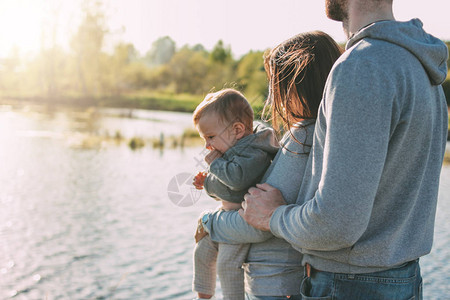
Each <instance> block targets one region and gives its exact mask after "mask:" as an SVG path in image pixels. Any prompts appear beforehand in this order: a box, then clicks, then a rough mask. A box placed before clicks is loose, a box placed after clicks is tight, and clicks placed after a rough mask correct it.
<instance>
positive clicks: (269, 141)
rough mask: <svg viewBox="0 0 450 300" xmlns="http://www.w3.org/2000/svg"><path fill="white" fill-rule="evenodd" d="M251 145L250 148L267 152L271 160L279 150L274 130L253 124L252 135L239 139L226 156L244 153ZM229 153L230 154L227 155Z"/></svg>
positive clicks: (256, 123) (259, 124)
mask: <svg viewBox="0 0 450 300" xmlns="http://www.w3.org/2000/svg"><path fill="white" fill-rule="evenodd" d="M250 145H251V147H252V148H255V149H260V150H262V151H264V152H267V153H268V154H269V155H270V157H271V158H273V157H274V156H275V154H276V153H277V152H278V149H279V147H280V146H279V143H278V140H277V137H276V134H275V130H273V129H272V128H270V127H267V126H265V125H264V124H261V123H258V122H255V124H254V126H253V134H250V135H248V136H246V137H244V138H242V139H240V140H239V141H238V142H237V143H236V145H235V146H234V147H232V148H230V149H228V151H227V152H225V154H226V155H234V154H235V153H236V151H237V152H238V153H244V151H245V149H246V148H247V147H249V146H250ZM229 151H230V153H228V152H229Z"/></svg>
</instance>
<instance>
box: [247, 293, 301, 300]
mask: <svg viewBox="0 0 450 300" xmlns="http://www.w3.org/2000/svg"><path fill="white" fill-rule="evenodd" d="M246 296H247V297H246V298H245V299H246V300H302V296H301V295H292V296H291V297H290V298H287V297H286V296H254V295H250V294H246Z"/></svg>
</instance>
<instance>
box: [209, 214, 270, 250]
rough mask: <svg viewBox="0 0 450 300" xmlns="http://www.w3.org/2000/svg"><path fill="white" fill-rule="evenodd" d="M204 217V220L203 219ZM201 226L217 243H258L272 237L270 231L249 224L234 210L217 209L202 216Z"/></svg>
mask: <svg viewBox="0 0 450 300" xmlns="http://www.w3.org/2000/svg"><path fill="white" fill-rule="evenodd" d="M205 219H206V220H205ZM203 227H205V230H206V231H207V232H209V234H210V235H211V239H212V240H213V241H215V242H218V243H227V244H242V243H260V242H264V241H266V240H268V239H269V238H271V237H273V235H272V234H271V233H270V232H265V231H261V230H258V229H255V228H254V227H252V226H250V225H249V224H248V223H247V222H246V221H245V220H244V219H242V217H241V216H240V215H239V213H238V212H237V211H235V210H233V211H224V210H217V211H215V212H212V213H210V214H209V216H207V217H206V218H203Z"/></svg>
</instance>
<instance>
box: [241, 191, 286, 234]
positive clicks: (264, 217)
mask: <svg viewBox="0 0 450 300" xmlns="http://www.w3.org/2000/svg"><path fill="white" fill-rule="evenodd" d="M282 205H286V201H284V198H283V195H282V194H281V192H280V191H279V190H278V189H277V188H274V187H273V186H271V185H270V184H267V183H263V184H257V185H256V187H252V188H250V189H249V190H248V193H247V194H245V196H244V201H243V202H242V209H240V210H239V215H241V217H242V218H243V219H244V220H245V221H247V223H248V224H250V225H252V226H253V227H255V228H256V229H260V230H263V231H270V226H269V225H270V218H271V217H272V214H273V212H274V211H275V210H276V209H277V208H278V207H280V206H282Z"/></svg>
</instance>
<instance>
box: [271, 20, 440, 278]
mask: <svg viewBox="0 0 450 300" xmlns="http://www.w3.org/2000/svg"><path fill="white" fill-rule="evenodd" d="M346 49H347V51H346V52H345V53H344V54H343V55H342V56H341V57H340V58H339V60H338V61H337V62H336V64H335V65H334V67H333V69H332V70H331V73H330V76H329V78H328V81H327V84H326V87H325V91H324V97H323V101H322V103H321V106H320V109H319V115H318V119H317V123H316V131H315V136H314V143H313V150H312V152H311V154H310V159H309V162H308V164H309V167H308V168H307V173H306V174H305V176H304V178H305V179H304V182H303V184H302V187H301V189H300V193H299V197H298V199H297V204H296V205H287V206H282V207H279V208H278V209H277V210H276V211H275V212H274V214H273V215H272V218H271V220H270V228H271V231H272V233H273V234H274V235H275V236H278V237H281V238H283V239H285V240H287V241H288V242H290V243H291V244H292V245H293V246H294V248H296V249H297V250H299V251H301V252H302V253H304V258H303V263H309V264H311V265H312V266H313V267H315V268H316V269H319V270H323V271H329V272H338V273H367V272H375V271H379V270H385V269H388V268H391V267H393V266H396V265H399V264H402V263H404V262H407V261H410V260H414V259H416V258H418V257H420V256H423V255H425V254H427V253H429V252H430V250H431V246H432V241H433V230H434V220H435V212H436V202H437V195H438V186H439V175H440V170H441V166H442V160H443V156H444V152H445V145H446V137H447V126H448V116H447V105H446V101H445V97H444V93H443V90H442V87H441V86H440V84H441V83H442V82H443V81H444V80H445V78H446V74H447V69H446V68H447V66H446V61H447V57H448V49H447V47H446V46H445V44H444V43H442V42H441V41H440V40H438V39H437V38H434V37H433V36H431V35H428V34H427V33H425V32H424V31H423V29H422V23H421V22H420V21H419V20H417V19H414V20H411V21H409V22H396V21H381V22H376V23H373V24H371V25H368V26H367V27H365V28H363V29H361V30H360V31H359V32H357V33H356V34H355V35H354V36H353V37H352V38H351V39H350V40H349V41H348V43H347V46H346Z"/></svg>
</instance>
